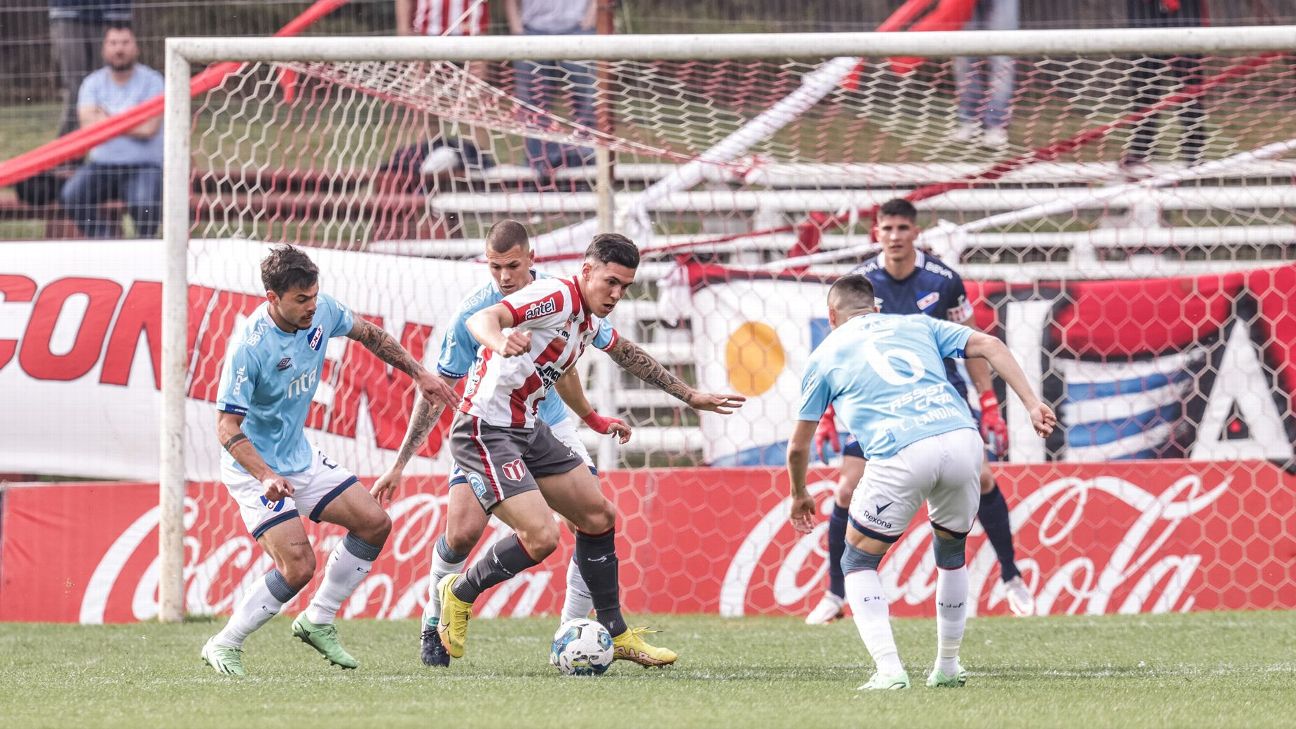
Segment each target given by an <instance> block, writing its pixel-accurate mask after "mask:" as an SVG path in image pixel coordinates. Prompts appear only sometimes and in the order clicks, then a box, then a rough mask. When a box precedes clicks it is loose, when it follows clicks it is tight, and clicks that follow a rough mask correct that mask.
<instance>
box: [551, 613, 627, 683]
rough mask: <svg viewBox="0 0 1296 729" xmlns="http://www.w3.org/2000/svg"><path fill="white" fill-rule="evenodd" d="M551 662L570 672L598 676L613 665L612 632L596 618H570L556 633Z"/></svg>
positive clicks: (569, 673) (575, 674)
mask: <svg viewBox="0 0 1296 729" xmlns="http://www.w3.org/2000/svg"><path fill="white" fill-rule="evenodd" d="M549 662H550V663H552V664H553V665H555V666H557V667H558V670H559V671H562V672H563V673H565V674H567V675H568V676H597V675H599V674H601V673H603V672H604V671H606V670H607V668H608V666H610V665H612V635H611V634H610V633H608V632H607V628H604V627H603V626H602V625H600V624H598V623H597V622H595V621H593V620H588V619H586V618H576V619H575V620H568V621H567V622H565V623H563V624H562V625H560V626H559V627H558V632H557V633H554V639H553V646H552V647H551V648H550V649H549Z"/></svg>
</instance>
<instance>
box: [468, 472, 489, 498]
mask: <svg viewBox="0 0 1296 729" xmlns="http://www.w3.org/2000/svg"><path fill="white" fill-rule="evenodd" d="M468 485H469V486H471V487H472V490H473V493H474V494H476V495H477V498H478V499H484V498H486V494H487V492H486V482H485V481H484V480H482V477H481V476H479V475H477V474H475V473H472V472H469V473H468Z"/></svg>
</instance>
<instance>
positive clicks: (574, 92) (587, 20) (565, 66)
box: [504, 0, 598, 177]
mask: <svg viewBox="0 0 1296 729" xmlns="http://www.w3.org/2000/svg"><path fill="white" fill-rule="evenodd" d="M504 10H505V14H506V15H507V16H508V24H509V32H510V33H512V34H513V35H591V34H593V33H594V31H595V22H596V20H597V18H598V4H597V2H596V0H505V3H504ZM514 72H515V74H516V76H515V84H516V86H515V89H514V95H515V96H516V97H517V98H518V100H520V101H522V102H524V103H527V104H530V105H531V106H534V107H536V108H537V109H540V110H543V111H550V110H551V106H550V104H551V102H552V99H551V98H550V97H551V94H552V91H553V89H552V87H553V85H554V83H555V82H559V81H560V82H562V86H563V87H564V88H565V89H566V90H567V92H568V96H567V99H566V102H567V105H568V107H569V110H570V118H571V119H572V120H573V121H574V122H575V123H577V124H580V125H581V126H584V127H586V128H588V129H594V128H595V124H596V120H595V116H594V74H593V73H591V71H590V68H589V66H586V65H585V64H583V63H576V62H574V61H517V62H516V63H515V64H514ZM526 150H527V160H528V161H529V162H530V164H531V166H532V168H534V169H535V170H536V172H537V173H539V174H540V175H541V176H542V177H548V176H549V175H550V174H551V173H552V171H553V170H554V169H555V168H559V167H565V166H580V165H587V164H592V163H593V162H594V150H593V148H591V147H577V146H573V145H570V144H559V143H557V142H546V141H542V140H539V139H527V141H526Z"/></svg>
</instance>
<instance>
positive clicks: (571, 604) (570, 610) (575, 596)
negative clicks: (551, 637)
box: [562, 554, 594, 623]
mask: <svg viewBox="0 0 1296 729" xmlns="http://www.w3.org/2000/svg"><path fill="white" fill-rule="evenodd" d="M593 609H594V598H593V597H591V596H590V591H589V587H587V586H586V585H585V578H584V577H581V573H580V568H579V567H578V566H577V565H576V556H575V555H574V554H573V555H572V559H571V561H570V562H568V563H567V597H566V598H564V599H563V611H562V621H563V622H564V623H565V622H567V621H568V620H574V619H576V618H588V617H589V614H590V611H591V610H593Z"/></svg>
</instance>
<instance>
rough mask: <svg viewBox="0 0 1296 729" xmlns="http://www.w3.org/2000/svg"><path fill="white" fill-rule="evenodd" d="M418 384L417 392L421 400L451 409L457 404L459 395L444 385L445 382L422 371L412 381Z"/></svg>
mask: <svg viewBox="0 0 1296 729" xmlns="http://www.w3.org/2000/svg"><path fill="white" fill-rule="evenodd" d="M414 381H415V382H417V383H418V388H419V392H420V393H422V394H423V399H424V400H427V401H428V402H430V403H436V404H438V405H444V406H445V407H448V408H452V407H454V406H455V405H456V404H458V402H459V393H457V392H455V391H454V388H453V387H451V386H450V385H449V384H447V383H446V381H445V380H443V379H441V378H440V377H437V376H436V375H434V374H432V373H431V372H428V371H427V370H424V371H423V372H421V373H419V376H418V377H416V378H415V379H414Z"/></svg>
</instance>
